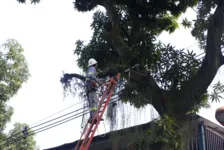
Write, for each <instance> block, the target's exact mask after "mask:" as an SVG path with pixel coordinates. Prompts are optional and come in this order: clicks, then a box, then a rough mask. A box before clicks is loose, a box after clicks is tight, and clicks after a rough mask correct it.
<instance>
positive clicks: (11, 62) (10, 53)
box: [0, 39, 30, 142]
mask: <svg viewBox="0 0 224 150" xmlns="http://www.w3.org/2000/svg"><path fill="white" fill-rule="evenodd" d="M23 51H24V50H23V48H22V46H21V45H20V44H19V43H18V41H16V40H14V39H9V40H7V41H6V42H5V43H3V44H2V45H1V47H0V68H1V70H0V114H1V115H0V129H1V133H0V141H1V142H2V141H3V139H5V138H6V135H5V134H4V133H3V131H4V130H5V128H6V124H7V123H8V122H9V121H10V119H11V116H12V114H13V108H12V107H10V106H8V105H7V102H8V101H9V100H10V98H12V97H13V96H14V95H16V93H17V92H18V90H19V89H20V88H21V86H22V84H23V83H24V82H26V81H27V80H28V78H29V76H30V74H29V70H28V66H27V62H26V59H25V57H24V55H23Z"/></svg>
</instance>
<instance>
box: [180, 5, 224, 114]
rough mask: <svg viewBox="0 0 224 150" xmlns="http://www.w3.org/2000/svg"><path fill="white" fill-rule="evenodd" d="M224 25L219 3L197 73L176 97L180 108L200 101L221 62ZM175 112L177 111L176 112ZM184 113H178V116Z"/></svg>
mask: <svg viewBox="0 0 224 150" xmlns="http://www.w3.org/2000/svg"><path fill="white" fill-rule="evenodd" d="M223 26H224V5H223V4H222V5H219V6H218V7H217V8H216V11H215V13H214V14H213V16H212V17H211V20H210V24H209V27H208V34H207V45H206V56H205V59H204V60H203V62H202V65H201V67H200V69H199V70H198V72H197V74H196V75H195V76H194V77H192V78H191V79H190V80H189V81H188V82H187V83H186V84H185V86H184V87H182V89H181V91H180V93H179V95H178V97H179V98H180V99H179V101H180V102H181V103H182V104H181V106H182V107H183V108H182V110H184V111H185V113H186V112H187V111H189V109H191V108H192V107H193V106H194V104H195V103H200V101H201V99H200V97H201V96H202V94H204V93H206V91H207V88H208V86H209V85H210V84H211V82H212V81H213V79H214V77H215V75H216V73H217V71H218V69H219V67H220V66H221V65H222V64H223V58H222V57H221V56H222V53H221V38H222V35H223ZM176 113H177V112H176ZM181 115H182V117H183V115H185V114H180V116H181Z"/></svg>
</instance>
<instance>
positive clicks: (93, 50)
mask: <svg viewBox="0 0 224 150" xmlns="http://www.w3.org/2000/svg"><path fill="white" fill-rule="evenodd" d="M97 5H100V6H103V7H104V8H105V9H106V13H104V12H101V11H97V12H95V13H94V16H93V23H92V24H91V27H92V28H93V29H94V33H93V37H92V39H91V40H90V42H89V43H88V44H86V45H85V44H84V43H83V41H81V40H79V41H77V42H76V49H75V51H74V53H75V54H76V55H78V57H79V58H78V65H79V67H81V68H82V69H83V70H84V71H85V70H86V69H87V68H86V64H87V61H88V59H89V58H90V57H94V58H96V59H97V60H98V62H99V68H100V70H101V71H102V72H105V71H106V70H108V69H109V68H114V69H115V70H117V71H122V70H124V69H125V68H128V67H130V66H133V65H134V64H136V63H137V64H140V67H139V68H138V70H132V71H131V76H130V80H128V76H127V75H126V76H125V75H123V77H124V79H126V81H128V82H125V84H124V86H125V88H124V89H123V90H122V91H121V93H122V94H121V95H120V96H121V97H122V99H123V100H124V99H127V100H128V101H129V102H131V103H132V104H134V105H135V106H136V107H140V106H144V105H146V104H152V105H153V106H154V107H155V109H156V110H157V111H158V112H159V114H160V115H161V116H163V115H164V114H169V116H172V117H173V118H175V120H178V121H179V122H181V121H185V120H186V119H187V116H186V114H187V113H188V112H189V111H191V110H196V111H197V110H198V109H199V108H200V106H207V97H208V93H207V88H208V86H209V85H210V84H211V82H212V80H213V79H214V77H215V75H216V73H217V70H218V69H219V68H220V66H222V65H223V64H224V56H223V55H222V53H221V49H222V46H223V25H224V21H223V18H222V17H223V11H224V9H223V8H224V4H223V3H222V1H209V0H203V1H199V0H188V1H186V0H184V1H179V3H178V2H177V1H175V0H173V1H162V0H161V1H160V0H156V1H142V0H139V1H135V0H129V1H125V0H123V1H121V0H115V1H110V0H108V1H101V0H91V1H90V0H89V1H88V0H87V1H81V0H76V1H75V2H74V7H75V9H76V10H78V11H80V12H87V11H90V10H93V9H94V8H95V7H96V6H97ZM195 6H197V10H198V13H197V18H198V19H197V20H196V21H195V22H194V26H193V27H192V28H193V29H192V35H193V36H194V37H195V38H197V39H198V40H199V42H200V46H201V48H204V51H205V57H204V59H203V60H200V59H197V58H195V56H196V54H195V53H194V52H189V51H184V50H177V49H175V47H173V46H172V45H170V44H169V45H164V44H162V43H161V42H158V43H156V42H155V40H156V38H157V36H158V35H159V34H160V33H161V32H163V31H168V32H170V33H172V32H174V31H175V29H176V28H177V27H178V23H177V19H178V17H179V16H180V15H181V14H182V13H184V12H185V11H186V9H187V8H190V7H195ZM214 8H215V9H216V10H215V12H214V13H213V14H212V13H211V11H212V9H214ZM184 21H185V23H184V22H183V25H185V26H187V25H188V26H189V25H190V23H188V24H186V20H184ZM205 31H207V34H206V32H205ZM214 39H215V40H214ZM217 85H219V88H215V89H214V90H215V91H216V92H217V91H218V90H217V89H219V92H223V85H221V84H220V83H219V84H217ZM134 91H135V92H134ZM213 96H214V94H213ZM215 96H216V99H217V95H215ZM214 99H215V98H214Z"/></svg>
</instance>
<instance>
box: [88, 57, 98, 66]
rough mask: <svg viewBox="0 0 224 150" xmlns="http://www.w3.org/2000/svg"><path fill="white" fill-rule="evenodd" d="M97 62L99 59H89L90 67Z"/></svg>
mask: <svg viewBox="0 0 224 150" xmlns="http://www.w3.org/2000/svg"><path fill="white" fill-rule="evenodd" d="M95 64H97V61H96V60H95V59H93V58H90V59H89V61H88V67H90V66H92V65H95Z"/></svg>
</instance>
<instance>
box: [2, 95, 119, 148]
mask: <svg viewBox="0 0 224 150" xmlns="http://www.w3.org/2000/svg"><path fill="white" fill-rule="evenodd" d="M116 101H120V99H119V98H116V100H113V101H111V102H109V104H108V105H111V104H112V103H114V102H116ZM88 112H89V111H88V110H85V111H83V112H81V113H77V114H75V115H73V116H70V117H67V118H65V119H62V120H60V121H57V122H55V123H52V124H50V125H54V124H56V123H58V124H56V125H54V126H52V127H49V125H46V126H44V127H42V128H39V129H36V130H34V131H32V132H30V133H29V134H27V135H26V136H25V137H28V136H31V135H34V134H37V133H40V132H43V131H46V130H48V129H51V128H53V127H56V126H59V125H61V124H64V123H66V122H68V121H71V120H74V119H77V118H78V117H81V116H82V115H83V114H87V113H88ZM77 115H78V116H77ZM66 119H69V120H66ZM64 120H66V121H64ZM61 121H63V122H61ZM47 127H48V128H47ZM44 128H45V129H44ZM41 129H42V130H41ZM38 130H40V131H38ZM19 133H20V132H19ZM23 138H24V136H20V137H18V138H16V139H15V140H12V141H10V142H8V141H9V140H8V139H6V140H5V141H6V142H5V144H3V145H2V146H0V148H1V149H2V148H4V147H5V146H7V145H9V144H13V143H16V142H18V141H20V140H22V139H23Z"/></svg>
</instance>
